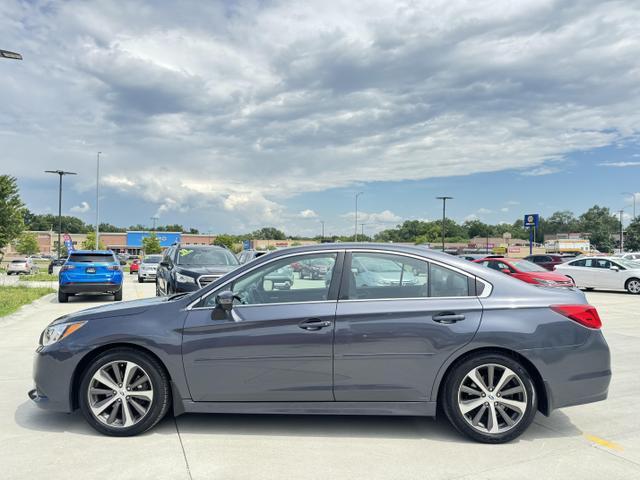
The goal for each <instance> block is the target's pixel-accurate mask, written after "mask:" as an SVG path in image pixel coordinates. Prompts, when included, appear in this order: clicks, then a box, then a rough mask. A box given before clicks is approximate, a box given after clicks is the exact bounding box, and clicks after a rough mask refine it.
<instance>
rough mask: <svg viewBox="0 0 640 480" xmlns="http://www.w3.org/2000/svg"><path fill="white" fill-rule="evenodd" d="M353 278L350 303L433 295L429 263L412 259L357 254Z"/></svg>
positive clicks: (350, 283) (353, 266)
mask: <svg viewBox="0 0 640 480" xmlns="http://www.w3.org/2000/svg"><path fill="white" fill-rule="evenodd" d="M349 275H350V277H349V299H350V300H357V299H384V298H416V297H427V296H428V295H429V288H428V279H429V264H428V263H427V262H426V261H423V260H418V259H415V258H412V257H405V256H402V255H390V254H385V253H354V254H353V255H352V257H351V272H350V273H349Z"/></svg>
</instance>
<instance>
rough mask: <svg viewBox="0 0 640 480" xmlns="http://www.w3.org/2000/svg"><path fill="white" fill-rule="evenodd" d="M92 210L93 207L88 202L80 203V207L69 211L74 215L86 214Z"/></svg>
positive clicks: (76, 206) (74, 207) (77, 206)
mask: <svg viewBox="0 0 640 480" xmlns="http://www.w3.org/2000/svg"><path fill="white" fill-rule="evenodd" d="M89 210H91V207H90V206H89V204H88V203H87V202H80V205H75V206H73V207H71V208H70V209H69V211H70V212H73V213H86V212H88V211H89Z"/></svg>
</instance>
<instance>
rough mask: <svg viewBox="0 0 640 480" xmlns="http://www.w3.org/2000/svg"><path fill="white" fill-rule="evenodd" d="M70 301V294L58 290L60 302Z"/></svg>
mask: <svg viewBox="0 0 640 480" xmlns="http://www.w3.org/2000/svg"><path fill="white" fill-rule="evenodd" d="M68 301H69V294H68V293H64V292H61V291H60V290H58V303H67V302H68Z"/></svg>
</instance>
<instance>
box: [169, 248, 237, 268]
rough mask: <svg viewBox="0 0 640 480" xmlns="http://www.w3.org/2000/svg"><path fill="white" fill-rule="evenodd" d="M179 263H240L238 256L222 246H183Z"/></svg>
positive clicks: (179, 255) (179, 251)
mask: <svg viewBox="0 0 640 480" xmlns="http://www.w3.org/2000/svg"><path fill="white" fill-rule="evenodd" d="M177 263H178V265H238V260H237V259H236V257H235V256H234V255H233V254H232V253H231V252H228V251H227V250H223V249H221V248H189V247H185V248H181V249H180V250H178V262H177Z"/></svg>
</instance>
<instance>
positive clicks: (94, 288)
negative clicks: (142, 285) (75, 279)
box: [58, 282, 122, 293]
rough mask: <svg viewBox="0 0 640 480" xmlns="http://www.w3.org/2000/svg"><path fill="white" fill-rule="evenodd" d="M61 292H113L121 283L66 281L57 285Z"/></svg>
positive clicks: (119, 287) (117, 289) (120, 287)
mask: <svg viewBox="0 0 640 480" xmlns="http://www.w3.org/2000/svg"><path fill="white" fill-rule="evenodd" d="M58 288H59V289H60V291H61V292H62V293H115V292H119V291H120V290H121V289H122V284H121V283H119V284H113V283H88V282H87V283H67V284H61V285H59V287H58Z"/></svg>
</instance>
